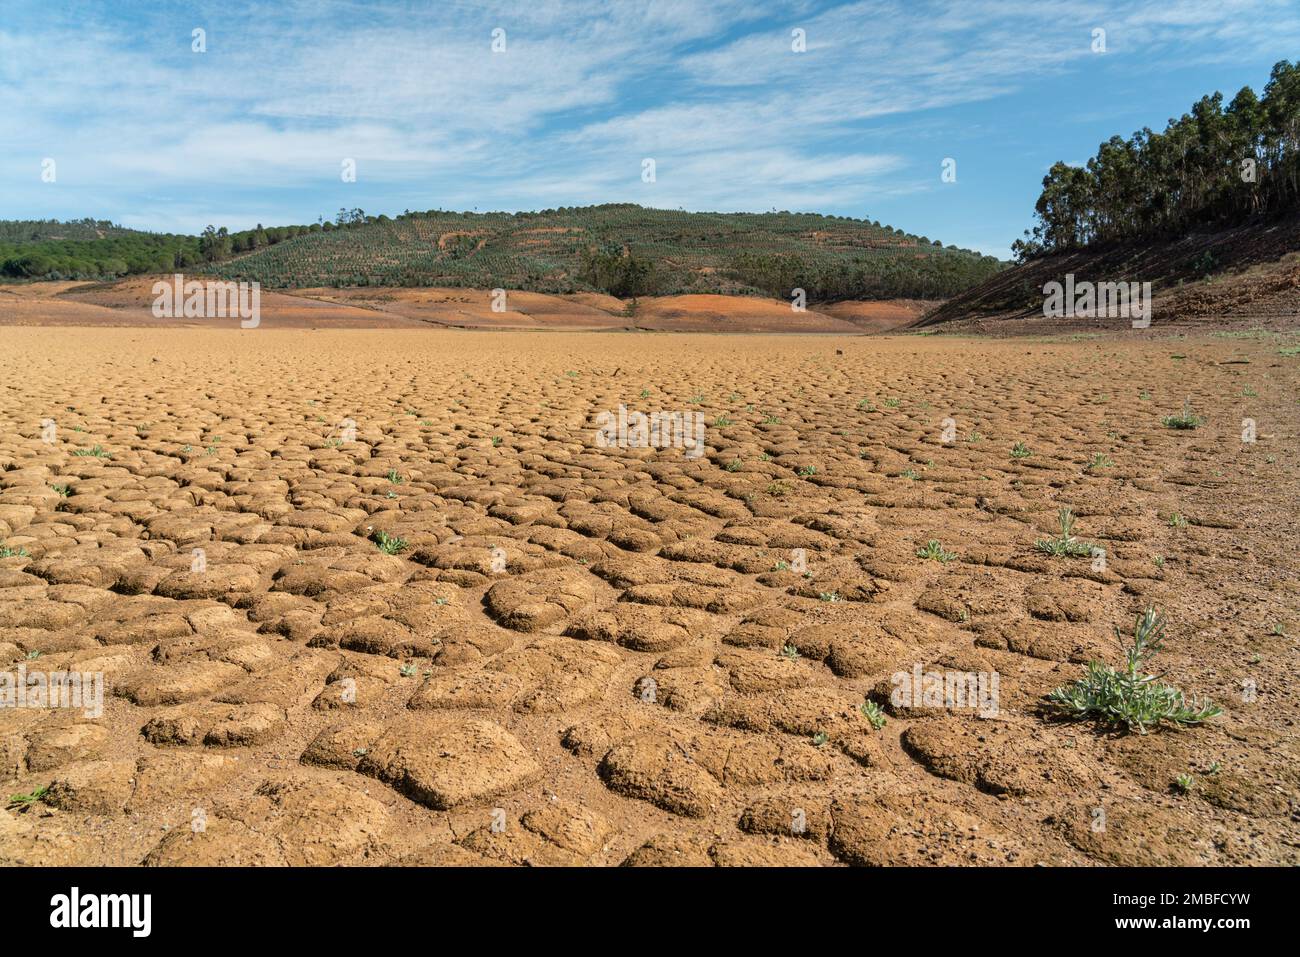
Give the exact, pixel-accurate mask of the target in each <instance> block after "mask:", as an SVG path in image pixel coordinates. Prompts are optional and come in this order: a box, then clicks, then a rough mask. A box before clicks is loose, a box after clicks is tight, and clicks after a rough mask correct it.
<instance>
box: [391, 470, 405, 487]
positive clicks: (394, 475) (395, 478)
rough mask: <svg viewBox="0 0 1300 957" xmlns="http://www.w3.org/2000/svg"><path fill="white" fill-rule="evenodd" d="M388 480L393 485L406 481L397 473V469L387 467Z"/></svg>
mask: <svg viewBox="0 0 1300 957" xmlns="http://www.w3.org/2000/svg"><path fill="white" fill-rule="evenodd" d="M388 481H390V482H392V483H393V484H394V485H401V484H402V483H403V482H405V481H406V479H404V478H402V477H401V476H400V475H398V474H397V469H389V470H388Z"/></svg>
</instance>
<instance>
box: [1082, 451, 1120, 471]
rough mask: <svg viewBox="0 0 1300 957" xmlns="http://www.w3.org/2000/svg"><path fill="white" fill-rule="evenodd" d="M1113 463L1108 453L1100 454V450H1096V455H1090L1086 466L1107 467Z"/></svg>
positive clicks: (1091, 467)
mask: <svg viewBox="0 0 1300 957" xmlns="http://www.w3.org/2000/svg"><path fill="white" fill-rule="evenodd" d="M1114 465H1115V460H1114V459H1112V458H1111V457H1110V456H1109V455H1102V454H1101V453H1100V452H1098V453H1097V454H1096V455H1094V456H1093V457H1092V460H1091V461H1090V462H1089V463H1088V468H1090V469H1108V468H1111V467H1113V466H1114Z"/></svg>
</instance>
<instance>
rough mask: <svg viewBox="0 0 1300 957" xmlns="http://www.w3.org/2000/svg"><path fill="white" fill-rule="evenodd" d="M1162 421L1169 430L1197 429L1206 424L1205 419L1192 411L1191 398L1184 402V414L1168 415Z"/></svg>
mask: <svg viewBox="0 0 1300 957" xmlns="http://www.w3.org/2000/svg"><path fill="white" fill-rule="evenodd" d="M1160 421H1161V423H1162V424H1163V425H1164V427H1165V428H1167V429H1195V428H1199V427H1200V426H1202V425H1204V424H1205V419H1203V418H1202V417H1201V416H1199V415H1197V414H1196V413H1195V412H1193V411H1192V406H1191V399H1190V398H1189V399H1186V400H1184V401H1183V411H1182V412H1180V413H1178V414H1177V415H1166V416H1165V417H1164V418H1163V419H1161V420H1160Z"/></svg>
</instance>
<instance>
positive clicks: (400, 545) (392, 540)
mask: <svg viewBox="0 0 1300 957" xmlns="http://www.w3.org/2000/svg"><path fill="white" fill-rule="evenodd" d="M370 540H371V541H372V542H374V543H375V545H377V546H378V547H379V550H380V551H381V552H383V553H384V554H385V555H396V554H397V553H398V552H400V551H404V550H405V549H406V546H407V544H409V543H408V542H407V541H406V539H404V538H398V537H397V536H395V535H389V534H388V533H387V532H385V531H382V530H381V529H375V530H374V531H373V532H371V534H370Z"/></svg>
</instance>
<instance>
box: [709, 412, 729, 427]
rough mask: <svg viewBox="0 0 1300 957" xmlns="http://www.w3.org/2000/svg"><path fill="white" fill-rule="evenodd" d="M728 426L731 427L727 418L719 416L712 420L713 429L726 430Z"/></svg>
mask: <svg viewBox="0 0 1300 957" xmlns="http://www.w3.org/2000/svg"><path fill="white" fill-rule="evenodd" d="M728 425H731V420H730V419H729V418H727V417H726V416H725V415H720V416H718V417H717V418H716V419H714V420H713V427H714V428H715V429H722V428H726V427H727V426H728Z"/></svg>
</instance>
